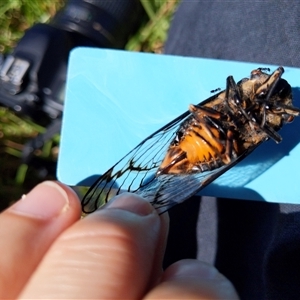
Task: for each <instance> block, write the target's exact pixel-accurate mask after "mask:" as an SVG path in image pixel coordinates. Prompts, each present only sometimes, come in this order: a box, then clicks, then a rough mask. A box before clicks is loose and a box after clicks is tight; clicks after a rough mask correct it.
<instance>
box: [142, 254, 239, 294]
mask: <svg viewBox="0 0 300 300" xmlns="http://www.w3.org/2000/svg"><path fill="white" fill-rule="evenodd" d="M143 299H144V300H150V299H189V300H192V299H197V300H199V299H238V296H237V293H236V291H235V289H234V287H233V285H232V284H231V283H230V281H229V280H228V279H226V278H225V277H224V276H223V275H222V274H220V273H219V272H218V271H217V269H215V268H214V267H213V266H211V265H208V264H206V263H203V262H200V261H198V260H195V259H189V260H188V259H187V260H181V261H179V262H177V263H175V264H173V265H171V266H170V267H169V268H168V269H167V270H166V271H165V273H164V276H163V278H162V281H161V283H160V284H159V285H157V286H156V287H155V288H154V289H152V290H151V291H150V292H149V293H148V295H147V296H146V297H145V298H143Z"/></svg>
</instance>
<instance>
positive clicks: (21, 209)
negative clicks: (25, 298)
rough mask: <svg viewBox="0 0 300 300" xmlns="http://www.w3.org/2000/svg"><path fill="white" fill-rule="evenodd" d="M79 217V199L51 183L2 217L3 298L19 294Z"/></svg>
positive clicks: (0, 273) (0, 274) (0, 267)
mask: <svg viewBox="0 0 300 300" xmlns="http://www.w3.org/2000/svg"><path fill="white" fill-rule="evenodd" d="M79 217H80V203H79V201H78V199H77V196H76V195H75V194H74V193H73V192H72V191H71V190H70V189H69V188H67V187H64V186H62V185H58V184H57V183H54V182H50V181H46V182H44V183H42V184H40V185H38V186H36V187H35V188H34V189H33V190H32V191H31V192H30V193H29V194H28V195H27V196H23V197H22V199H21V200H19V201H18V202H16V203H15V204H14V205H12V206H11V207H10V208H8V209H7V210H5V211H4V212H3V213H2V214H1V215H0V252H1V255H0V299H4V298H15V297H16V295H18V293H19V292H20V290H21V289H22V287H23V286H24V284H25V283H26V281H27V280H28V278H29V276H30V275H31V274H32V273H33V271H34V270H35V268H36V266H37V265H38V264H39V262H40V261H41V259H42V257H43V256H44V254H45V252H46V251H47V250H48V248H49V246H50V245H51V243H52V242H53V240H55V238H56V237H57V236H58V235H59V234H60V233H61V232H62V231H63V230H64V229H65V228H67V227H68V226H70V225H71V224H72V223H74V222H75V221H76V220H78V219H79Z"/></svg>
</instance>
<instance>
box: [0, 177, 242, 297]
mask: <svg viewBox="0 0 300 300" xmlns="http://www.w3.org/2000/svg"><path fill="white" fill-rule="evenodd" d="M167 231H168V220H167V214H163V215H161V216H158V214H157V213H156V211H155V210H154V209H153V207H152V206H151V205H150V204H149V203H148V202H146V201H144V200H143V199H141V198H140V197H138V196H136V195H133V194H123V195H121V196H118V197H115V199H114V200H112V201H111V202H109V203H108V204H107V205H106V207H105V208H104V209H102V210H99V211H97V212H95V213H93V214H91V215H90V216H88V217H86V218H84V219H82V220H80V203H79V201H78V199H77V196H76V195H75V194H74V193H73V191H72V190H71V189H69V188H67V187H66V186H64V185H62V184H58V183H55V182H44V183H42V184H40V185H38V186H36V187H35V188H34V189H33V190H32V191H31V192H30V193H29V194H28V195H27V196H26V197H23V199H22V200H20V201H18V202H17V203H15V204H14V205H13V206H11V207H10V208H8V209H7V210H6V211H4V212H3V213H2V214H1V215H0V252H1V255H0V299H4V298H5V299H8V298H26V299H29V298H30V299H37V298H43V299H44V298H48V299H53V298H56V299H71V298H73V299H75V298H76V299H81V298H85V299H175V298H176V299H203V298H205V299H206V298H209V299H236V298H237V295H236V292H235V290H234V288H233V287H232V285H231V283H230V282H229V281H228V280H227V279H226V278H225V277H223V276H222V275H221V274H220V273H218V271H217V270H216V269H214V268H213V267H212V266H209V265H207V264H204V263H201V262H199V261H197V260H183V261H179V262H177V263H175V264H173V265H172V266H170V267H169V268H168V269H167V270H166V271H165V272H163V271H162V269H161V265H162V259H163V253H164V248H165V242H166V236H167Z"/></svg>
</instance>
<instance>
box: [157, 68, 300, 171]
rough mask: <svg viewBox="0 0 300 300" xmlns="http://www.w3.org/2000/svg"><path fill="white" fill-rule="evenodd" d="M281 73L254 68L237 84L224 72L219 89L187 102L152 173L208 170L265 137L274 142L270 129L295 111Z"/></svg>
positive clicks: (277, 140)
mask: <svg viewBox="0 0 300 300" xmlns="http://www.w3.org/2000/svg"><path fill="white" fill-rule="evenodd" d="M282 73H283V68H278V69H277V70H276V71H275V72H274V73H272V74H271V75H268V74H266V73H264V72H263V70H262V69H257V70H254V71H252V72H251V76H250V78H246V79H243V80H241V81H240V82H238V83H237V84H236V83H235V82H234V80H233V78H232V76H229V77H228V78H227V87H226V90H225V91H223V92H220V93H219V94H217V95H215V96H214V97H211V98H210V99H208V100H207V101H205V102H204V103H202V104H199V105H190V112H191V116H190V117H189V118H188V119H187V120H186V121H185V122H184V123H183V124H182V125H181V127H180V128H179V130H178V131H177V133H176V136H175V138H174V140H173V141H172V143H171V145H170V147H169V149H168V151H167V153H166V155H165V158H164V160H163V161H162V163H161V165H160V167H159V169H158V172H157V174H158V175H160V174H188V173H195V172H204V171H208V170H213V169H216V168H218V167H220V166H222V165H225V164H229V163H230V162H231V161H232V159H234V158H236V157H239V156H240V155H242V154H243V152H245V151H246V150H247V149H249V148H250V147H254V146H256V145H257V144H259V143H260V142H262V141H264V140H266V139H268V138H272V139H273V140H275V141H276V142H280V141H281V137H280V135H279V134H278V133H277V132H276V131H277V130H279V129H280V128H281V126H282V125H283V124H284V123H286V122H289V121H291V120H292V119H293V116H296V115H299V109H295V108H294V107H293V106H292V96H291V87H290V85H289V84H288V83H287V82H286V81H285V80H283V79H281V74H282Z"/></svg>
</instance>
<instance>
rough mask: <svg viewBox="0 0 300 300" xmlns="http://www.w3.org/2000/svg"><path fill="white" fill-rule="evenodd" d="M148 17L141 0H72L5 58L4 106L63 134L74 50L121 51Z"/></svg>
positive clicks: (0, 86) (0, 66)
mask: <svg viewBox="0 0 300 300" xmlns="http://www.w3.org/2000/svg"><path fill="white" fill-rule="evenodd" d="M145 18H146V16H145V12H144V10H143V7H142V5H141V3H140V2H139V0H114V1H107V0H69V1H68V2H67V4H66V5H65V7H64V8H63V9H62V10H61V11H60V12H58V13H57V14H56V15H55V17H54V18H53V20H52V21H51V22H50V24H36V25H34V26H33V27H32V28H30V29H29V30H28V31H26V33H25V35H24V36H23V38H22V39H21V40H20V41H19V43H18V45H17V46H16V47H15V49H14V50H13V51H12V53H11V54H9V55H7V56H6V57H3V56H2V57H1V58H0V105H4V106H6V107H9V108H12V109H13V110H14V111H16V112H19V113H22V114H25V115H28V116H30V117H31V118H32V119H33V120H34V121H35V122H37V123H38V124H40V125H43V126H49V128H51V127H52V131H53V124H54V123H55V122H56V124H58V126H54V127H55V130H54V131H57V132H58V131H59V124H60V119H61V116H62V111H63V104H64V90H65V83H66V71H67V63H68V56H69V52H70V50H71V49H73V48H74V47H77V46H89V47H101V48H117V49H122V48H124V46H125V44H126V42H127V40H128V38H129V37H130V35H131V34H133V33H134V32H135V31H136V30H137V29H138V27H139V26H140V24H141V22H142V21H143V20H144V19H145ZM50 131H51V130H50ZM52 133H53V132H50V133H49V132H48V135H47V133H46V135H42V136H39V137H38V138H37V140H36V141H32V142H31V146H30V147H31V149H29V148H28V147H27V150H26V149H25V152H26V151H27V152H28V151H29V152H30V151H33V150H34V148H38V147H39V146H40V145H41V143H42V142H43V140H46V139H47V138H48V137H49V135H51V134H52ZM26 155H29V154H28V153H27V154H26ZM26 155H25V156H26Z"/></svg>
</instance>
